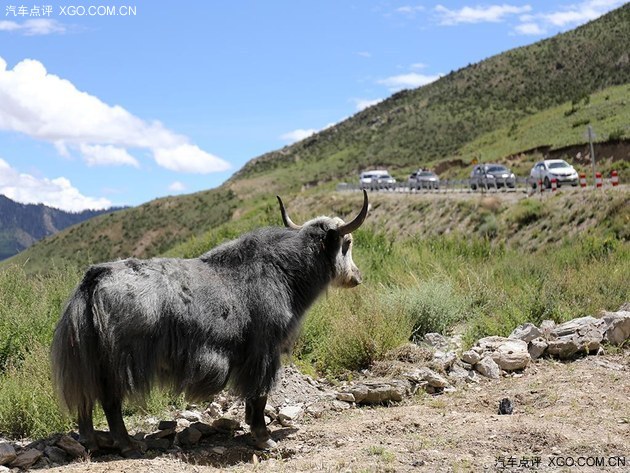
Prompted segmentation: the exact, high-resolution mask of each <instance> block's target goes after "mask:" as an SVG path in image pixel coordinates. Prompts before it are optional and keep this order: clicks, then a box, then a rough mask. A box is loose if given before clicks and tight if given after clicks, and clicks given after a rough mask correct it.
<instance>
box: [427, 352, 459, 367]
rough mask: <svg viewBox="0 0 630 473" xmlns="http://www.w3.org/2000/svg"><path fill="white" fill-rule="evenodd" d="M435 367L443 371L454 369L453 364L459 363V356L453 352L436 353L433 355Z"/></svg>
mask: <svg viewBox="0 0 630 473" xmlns="http://www.w3.org/2000/svg"><path fill="white" fill-rule="evenodd" d="M432 361H433V365H435V366H436V367H437V368H438V369H440V370H442V371H448V370H450V369H451V368H452V367H453V364H454V363H455V362H456V361H457V355H456V354H455V352H453V351H449V352H446V353H445V352H443V351H436V352H435V353H434V354H433V360H432Z"/></svg>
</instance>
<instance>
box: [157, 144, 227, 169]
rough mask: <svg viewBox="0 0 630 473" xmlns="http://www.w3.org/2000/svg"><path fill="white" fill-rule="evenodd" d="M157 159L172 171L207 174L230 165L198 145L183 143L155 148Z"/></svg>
mask: <svg viewBox="0 0 630 473" xmlns="http://www.w3.org/2000/svg"><path fill="white" fill-rule="evenodd" d="M153 153H154V157H155V161H156V162H157V163H158V164H159V165H160V166H162V167H163V168H166V169H170V170H171V171H179V172H191V173H198V174H206V173H209V172H216V171H226V170H228V169H229V168H230V166H229V165H228V164H227V163H226V162H225V161H223V160H222V159H220V158H217V157H216V156H213V155H211V154H208V153H206V152H205V151H203V150H202V149H200V148H199V147H198V146H196V145H191V144H181V145H178V146H173V147H168V148H158V149H155V150H153Z"/></svg>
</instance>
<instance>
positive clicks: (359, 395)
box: [349, 384, 369, 403]
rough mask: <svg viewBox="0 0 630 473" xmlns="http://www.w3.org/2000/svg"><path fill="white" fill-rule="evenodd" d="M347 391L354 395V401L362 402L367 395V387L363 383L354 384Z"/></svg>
mask: <svg viewBox="0 0 630 473" xmlns="http://www.w3.org/2000/svg"><path fill="white" fill-rule="evenodd" d="M349 391H350V392H351V393H352V395H353V396H354V400H355V402H356V403H360V402H363V400H364V399H365V398H367V396H368V392H369V390H368V387H367V386H366V385H365V384H356V385H354V386H351V387H350V388H349Z"/></svg>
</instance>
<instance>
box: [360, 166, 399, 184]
mask: <svg viewBox="0 0 630 473" xmlns="http://www.w3.org/2000/svg"><path fill="white" fill-rule="evenodd" d="M395 183H396V179H394V178H393V177H392V176H391V175H390V174H389V172H387V171H385V170H381V169H374V170H371V171H364V172H362V173H361V174H360V175H359V184H360V185H361V188H362V189H391V188H392V187H393V186H394V184H395Z"/></svg>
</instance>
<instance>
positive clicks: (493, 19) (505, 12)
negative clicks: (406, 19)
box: [434, 4, 532, 25]
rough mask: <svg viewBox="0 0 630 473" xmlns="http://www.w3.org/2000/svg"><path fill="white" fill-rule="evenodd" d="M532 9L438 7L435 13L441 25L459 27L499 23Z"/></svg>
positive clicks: (529, 7) (489, 6)
mask: <svg viewBox="0 0 630 473" xmlns="http://www.w3.org/2000/svg"><path fill="white" fill-rule="evenodd" d="M531 9H532V7H531V6H530V5H523V6H522V7H519V6H514V5H506V4H503V5H488V6H477V7H463V8H460V9H458V10H451V9H449V8H446V7H445V6H444V5H437V6H436V7H435V8H434V11H435V12H436V13H437V14H438V16H439V21H440V24H441V25H457V24H460V23H497V22H500V21H503V20H504V19H505V18H506V17H507V16H510V15H520V14H524V13H527V12H529V11H531Z"/></svg>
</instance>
